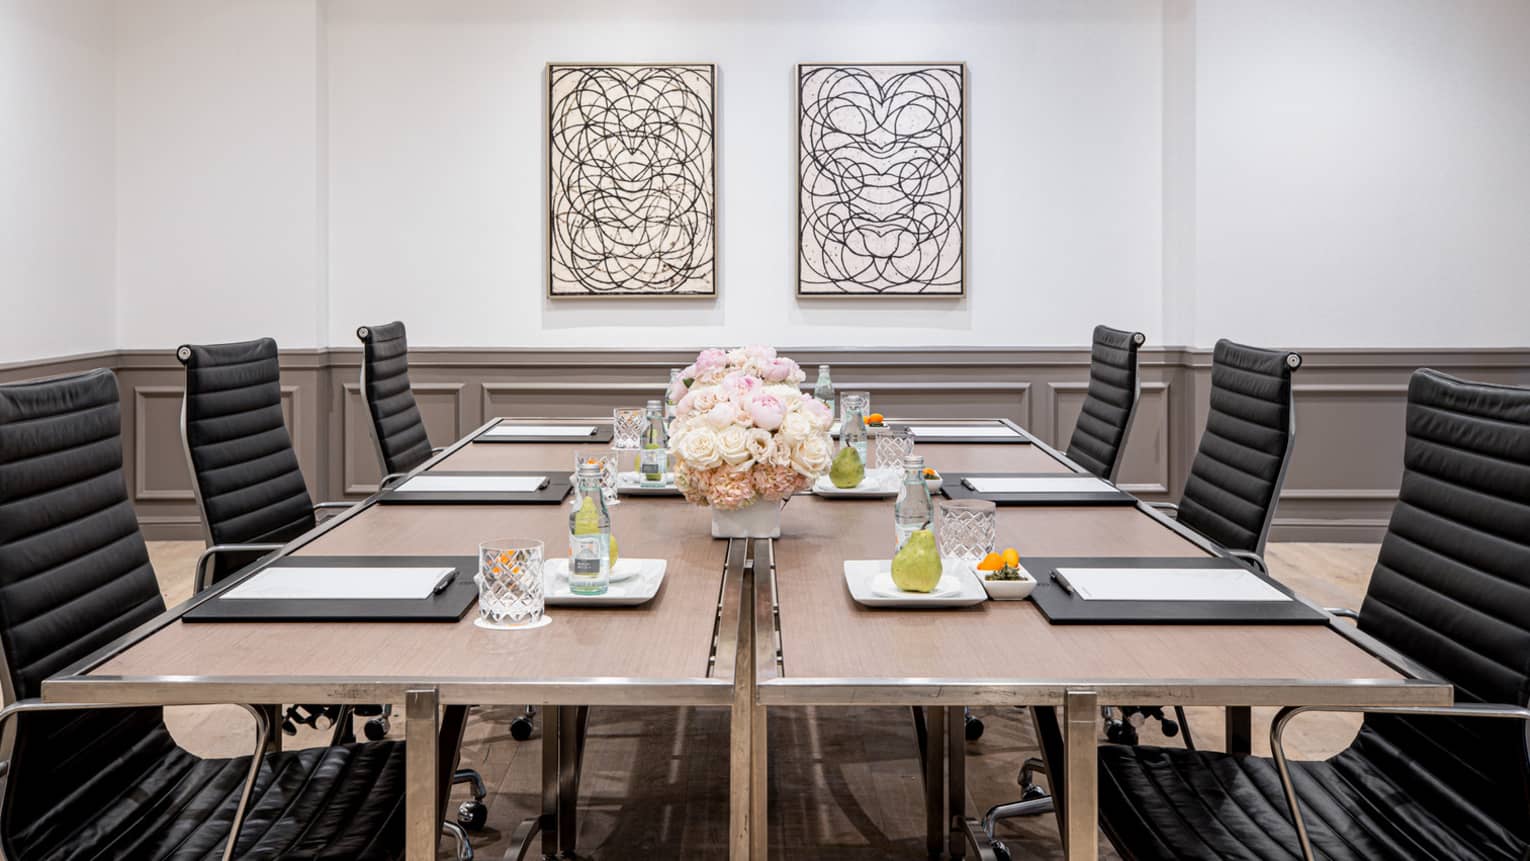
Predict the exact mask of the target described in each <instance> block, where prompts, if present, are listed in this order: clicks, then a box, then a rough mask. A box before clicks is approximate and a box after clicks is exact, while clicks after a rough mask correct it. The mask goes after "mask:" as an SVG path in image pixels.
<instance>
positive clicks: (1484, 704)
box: [1039, 370, 1530, 861]
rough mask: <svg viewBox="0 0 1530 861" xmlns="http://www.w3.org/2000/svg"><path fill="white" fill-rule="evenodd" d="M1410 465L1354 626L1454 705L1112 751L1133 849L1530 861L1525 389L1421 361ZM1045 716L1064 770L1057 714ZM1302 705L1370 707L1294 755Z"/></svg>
mask: <svg viewBox="0 0 1530 861" xmlns="http://www.w3.org/2000/svg"><path fill="white" fill-rule="evenodd" d="M1403 464H1404V473H1403V479H1402V487H1401V490H1400V492H1399V494H1398V501H1397V505H1396V507H1395V508H1394V509H1393V512H1392V519H1391V523H1390V524H1389V525H1388V527H1387V533H1386V536H1385V537H1384V538H1383V539H1382V544H1381V555H1380V558H1379V559H1378V560H1377V563H1376V568H1375V571H1374V572H1373V573H1372V575H1371V582H1370V586H1369V588H1368V590H1367V592H1366V596H1365V602H1364V603H1363V604H1362V605H1361V607H1360V612H1359V613H1358V614H1356V618H1357V624H1358V626H1359V628H1360V630H1361V631H1363V632H1364V633H1366V634H1368V635H1370V636H1371V637H1374V638H1375V639H1377V640H1379V641H1380V642H1381V643H1383V644H1384V645H1386V646H1388V647H1390V648H1392V649H1394V650H1395V651H1397V652H1399V653H1400V654H1401V655H1403V656H1404V657H1405V658H1408V659H1410V660H1412V661H1413V662H1415V663H1417V664H1418V665H1420V666H1421V667H1423V668H1425V670H1426V671H1427V672H1429V673H1432V674H1435V675H1437V676H1438V677H1439V678H1442V679H1444V680H1445V681H1448V682H1450V683H1451V684H1453V685H1454V686H1455V689H1456V701H1457V705H1455V706H1452V707H1442V708H1397V709H1353V708H1342V707H1326V706H1325V707H1319V708H1310V707H1298V708H1288V709H1285V710H1283V711H1282V712H1281V713H1280V714H1279V715H1278V716H1277V717H1276V720H1275V723H1274V726H1273V727H1272V728H1271V733H1270V736H1271V738H1270V741H1271V747H1272V748H1273V750H1274V752H1275V757H1274V758H1271V759H1266V758H1263V757H1254V756H1238V755H1230V754H1223V753H1215V752H1207V751H1192V750H1181V749H1177V748H1176V749H1169V748H1158V747H1129V746H1116V745H1109V746H1105V747H1102V748H1101V750H1100V772H1099V774H1100V776H1099V786H1100V814H1101V819H1102V822H1103V825H1104V828H1105V832H1106V834H1107V835H1108V836H1109V837H1110V840H1111V842H1112V843H1113V844H1115V846H1116V848H1117V849H1118V850H1119V851H1120V853H1121V854H1122V856H1123V857H1125V858H1127V859H1132V861H1149V859H1153V861H1156V859H1165V861H1167V859H1210V858H1234V857H1236V858H1290V857H1292V856H1293V855H1294V854H1295V853H1297V852H1300V853H1301V855H1302V856H1303V857H1305V858H1307V859H1313V858H1314V857H1325V858H1336V859H1384V858H1395V859H1419V858H1439V859H1444V858H1449V859H1511V860H1512V859H1525V858H1530V732H1527V729H1530V709H1526V708H1525V705H1526V701H1527V698H1530V389H1521V388H1512V387H1509V386H1498V385H1489V384H1485V383H1471V382H1465V381H1462V380H1458V379H1455V378H1452V377H1449V376H1446V375H1444V374H1441V373H1438V372H1435V371H1430V370H1423V371H1419V372H1418V373H1416V374H1414V376H1413V379H1412V381H1411V382H1410V384H1409V386H1408V411H1407V442H1406V446H1405V449H1404V455H1403ZM1039 711H1042V712H1048V713H1049V715H1043V716H1040V717H1039V719H1041V720H1046V719H1048V716H1049V717H1050V721H1051V724H1052V725H1051V726H1050V727H1049V728H1048V731H1047V732H1045V733H1043V735H1044V736H1046V737H1047V738H1048V739H1049V740H1050V741H1049V743H1048V745H1047V749H1048V758H1049V761H1051V762H1055V763H1059V764H1060V763H1061V762H1063V760H1062V759H1061V756H1060V754H1061V749H1060V747H1058V746H1057V745H1058V744H1059V743H1060V740H1061V736H1060V734H1059V733H1058V732H1057V729H1056V714H1055V712H1053V711H1052V710H1050V709H1047V710H1039ZM1307 711H1351V712H1365V713H1366V717H1365V722H1364V724H1363V728H1362V729H1361V730H1360V734H1359V736H1358V737H1357V738H1356V739H1355V741H1354V742H1353V743H1352V744H1351V745H1350V746H1349V747H1348V748H1347V749H1346V750H1344V751H1343V752H1342V753H1340V754H1338V755H1337V756H1334V757H1332V758H1331V759H1328V760H1324V761H1322V762H1287V761H1286V760H1285V756H1284V752H1283V749H1282V745H1281V739H1282V735H1283V732H1284V729H1285V727H1286V725H1287V722H1288V721H1289V720H1290V719H1291V718H1292V717H1293V716H1295V715H1297V714H1300V713H1302V712H1307ZM1489 718H1494V719H1492V720H1490V719H1489ZM1505 718H1508V719H1511V720H1505ZM1512 721H1519V722H1520V723H1514V722H1512ZM1063 779H1064V780H1066V775H1063Z"/></svg>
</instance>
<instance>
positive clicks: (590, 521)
mask: <svg viewBox="0 0 1530 861" xmlns="http://www.w3.org/2000/svg"><path fill="white" fill-rule="evenodd" d="M599 531H600V511H599V510H598V509H597V508H596V507H595V500H594V499H592V498H591V497H588V496H586V497H585V498H584V499H583V500H581V501H580V503H579V510H578V511H576V512H574V534H575V535H594V534H595V533H597V532H599Z"/></svg>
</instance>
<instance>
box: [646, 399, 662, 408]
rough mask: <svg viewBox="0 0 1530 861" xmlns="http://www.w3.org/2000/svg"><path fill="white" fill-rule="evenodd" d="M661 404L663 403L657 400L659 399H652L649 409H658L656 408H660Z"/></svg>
mask: <svg viewBox="0 0 1530 861" xmlns="http://www.w3.org/2000/svg"><path fill="white" fill-rule="evenodd" d="M660 406H661V404H660V402H659V401H657V400H652V401H649V402H648V408H649V409H651V410H656V409H658V408H659V407H660Z"/></svg>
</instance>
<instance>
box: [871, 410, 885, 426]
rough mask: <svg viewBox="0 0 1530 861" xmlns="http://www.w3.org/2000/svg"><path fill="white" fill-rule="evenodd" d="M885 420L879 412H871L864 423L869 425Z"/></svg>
mask: <svg viewBox="0 0 1530 861" xmlns="http://www.w3.org/2000/svg"><path fill="white" fill-rule="evenodd" d="M885 420H886V419H885V418H884V417H883V416H882V414H881V413H872V414H871V415H869V416H867V417H866V424H869V425H879V424H881V423H882V422H883V421H885Z"/></svg>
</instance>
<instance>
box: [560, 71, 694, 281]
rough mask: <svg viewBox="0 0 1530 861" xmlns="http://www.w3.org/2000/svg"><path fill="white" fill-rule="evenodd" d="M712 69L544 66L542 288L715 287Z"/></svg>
mask: <svg viewBox="0 0 1530 861" xmlns="http://www.w3.org/2000/svg"><path fill="white" fill-rule="evenodd" d="M716 83H717V68H716V66H715V65H714V64H710V63H550V64H548V66H547V93H548V100H547V106H548V120H547V144H548V145H547V191H548V197H547V201H548V212H547V245H548V268H547V294H548V296H550V297H552V298H555V299H561V298H599V297H671V298H675V297H680V298H695V297H703V298H704V297H710V296H716V295H717V150H716V129H715V117H716V111H715V105H716V92H717V87H716Z"/></svg>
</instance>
